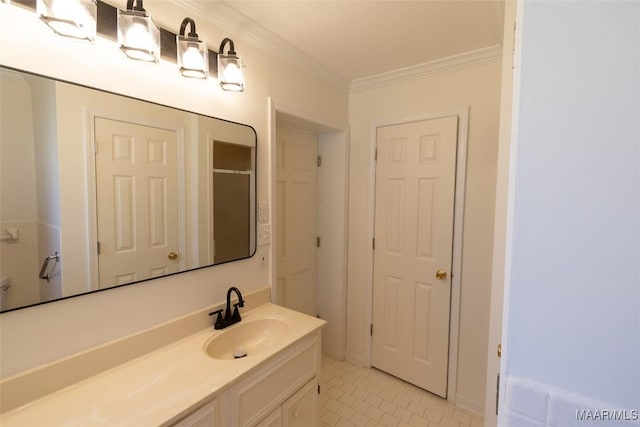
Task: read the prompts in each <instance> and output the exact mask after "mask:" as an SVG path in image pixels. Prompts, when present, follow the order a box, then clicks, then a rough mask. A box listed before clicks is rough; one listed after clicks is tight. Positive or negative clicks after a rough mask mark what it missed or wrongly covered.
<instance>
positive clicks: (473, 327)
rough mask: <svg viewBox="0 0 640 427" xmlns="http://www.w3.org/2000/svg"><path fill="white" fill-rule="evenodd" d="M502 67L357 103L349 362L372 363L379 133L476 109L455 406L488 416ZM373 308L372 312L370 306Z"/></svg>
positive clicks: (353, 115) (354, 99)
mask: <svg viewBox="0 0 640 427" xmlns="http://www.w3.org/2000/svg"><path fill="white" fill-rule="evenodd" d="M499 95H500V61H499V60H497V59H496V60H495V61H494V62H491V63H488V64H484V65H478V66H474V67H471V68H466V69H462V70H457V71H451V72H448V73H445V74H439V75H435V76H429V77H423V78H417V79H414V80H410V81H404V82H401V83H397V84H394V85H389V86H384V87H378V88H373V89H368V90H358V91H356V92H353V93H352V94H351V96H350V106H349V110H350V112H349V117H350V127H351V141H350V147H351V149H350V172H349V218H350V219H349V256H348V263H349V268H348V295H347V298H348V299H347V304H348V309H347V355H348V356H349V357H350V358H352V359H356V360H360V361H363V362H364V363H366V362H367V361H368V358H369V352H370V350H369V349H368V348H367V346H368V345H369V340H368V339H367V335H368V329H369V325H368V319H369V316H370V313H367V312H366V307H367V304H366V301H370V299H371V295H370V293H371V263H372V250H371V240H370V239H371V230H372V227H373V223H372V221H373V215H372V212H373V208H372V203H373V202H372V185H373V184H372V179H373V172H372V171H373V165H372V152H373V144H375V127H376V125H379V124H389V123H393V122H402V121H406V120H407V119H412V118H415V117H419V116H421V115H429V114H438V113H447V112H451V111H457V110H459V109H460V108H462V107H466V106H470V110H469V113H470V121H469V129H468V131H469V134H468V135H469V137H468V151H467V172H466V194H465V201H464V203H465V205H464V210H465V212H464V236H463V239H464V240H463V249H462V277H461V301H460V319H459V322H460V332H459V342H458V349H459V354H458V375H457V385H456V388H457V392H456V396H455V398H456V400H457V401H458V403H459V404H462V405H463V406H466V407H469V408H470V409H473V410H476V411H478V412H482V410H483V406H484V396H485V373H486V361H487V339H488V323H489V297H490V285H491V253H492V251H491V248H492V244H493V206H494V199H495V180H496V159H497V147H498V118H499ZM369 307H370V305H369Z"/></svg>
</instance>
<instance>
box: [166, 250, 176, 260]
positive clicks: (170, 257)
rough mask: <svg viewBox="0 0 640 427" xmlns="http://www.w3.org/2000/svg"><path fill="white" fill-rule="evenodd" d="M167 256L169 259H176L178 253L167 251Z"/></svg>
mask: <svg viewBox="0 0 640 427" xmlns="http://www.w3.org/2000/svg"><path fill="white" fill-rule="evenodd" d="M167 258H169V259H170V260H171V261H173V260H176V259H178V254H177V253H175V252H169V255H167Z"/></svg>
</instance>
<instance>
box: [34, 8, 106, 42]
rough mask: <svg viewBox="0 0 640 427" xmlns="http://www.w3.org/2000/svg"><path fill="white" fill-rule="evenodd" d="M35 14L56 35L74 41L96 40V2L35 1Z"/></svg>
mask: <svg viewBox="0 0 640 427" xmlns="http://www.w3.org/2000/svg"><path fill="white" fill-rule="evenodd" d="M36 12H37V14H38V16H39V17H40V19H42V21H44V22H45V23H46V24H47V25H48V26H49V27H50V28H51V29H52V30H53V31H55V32H56V34H59V35H61V36H65V37H71V38H74V39H81V40H88V41H91V42H93V41H94V40H95V39H96V16H97V14H98V6H97V2H96V0H37V2H36Z"/></svg>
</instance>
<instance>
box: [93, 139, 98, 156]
mask: <svg viewBox="0 0 640 427" xmlns="http://www.w3.org/2000/svg"><path fill="white" fill-rule="evenodd" d="M93 154H94V155H98V141H93Z"/></svg>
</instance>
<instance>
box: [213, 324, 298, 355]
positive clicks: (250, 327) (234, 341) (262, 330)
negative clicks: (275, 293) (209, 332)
mask: <svg viewBox="0 0 640 427" xmlns="http://www.w3.org/2000/svg"><path fill="white" fill-rule="evenodd" d="M286 334H287V325H286V323H284V322H283V321H281V320H278V319H270V318H265V319H256V320H248V321H247V320H242V321H241V322H240V323H237V324H235V325H233V326H230V327H229V328H228V329H226V330H224V331H222V332H221V333H220V334H218V335H216V336H214V337H212V338H211V339H209V341H207V343H206V344H205V345H204V352H205V353H206V354H207V355H208V356H209V357H212V358H214V359H226V360H230V359H237V358H239V357H244V356H251V355H254V354H258V353H260V352H262V351H264V350H266V349H268V348H270V347H272V346H273V345H274V344H277V343H278V342H279V341H281V340H282V339H283V338H284V337H285V335H286Z"/></svg>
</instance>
